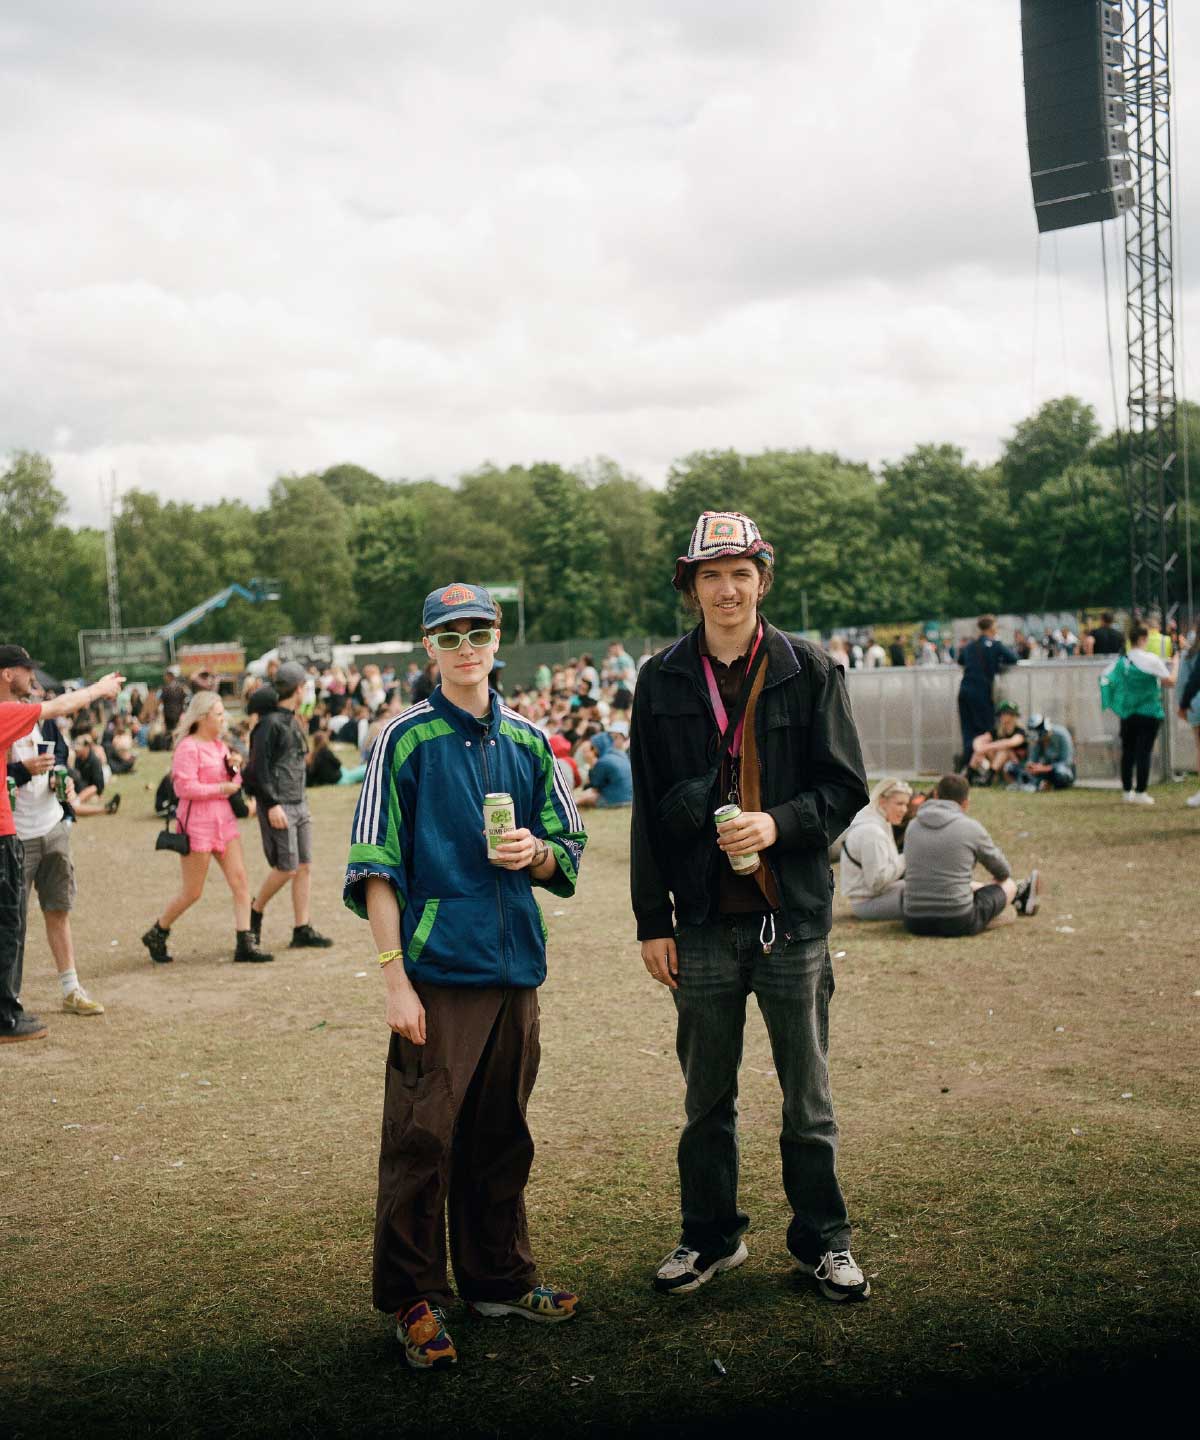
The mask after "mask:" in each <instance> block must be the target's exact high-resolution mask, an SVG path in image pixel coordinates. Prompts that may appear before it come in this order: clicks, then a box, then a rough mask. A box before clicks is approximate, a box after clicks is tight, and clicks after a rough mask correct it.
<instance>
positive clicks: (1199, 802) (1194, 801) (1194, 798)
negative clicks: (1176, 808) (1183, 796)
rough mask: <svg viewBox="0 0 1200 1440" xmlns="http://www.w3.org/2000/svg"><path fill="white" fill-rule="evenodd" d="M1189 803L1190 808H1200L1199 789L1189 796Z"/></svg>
mask: <svg viewBox="0 0 1200 1440" xmlns="http://www.w3.org/2000/svg"><path fill="white" fill-rule="evenodd" d="M1187 804H1188V809H1189V810H1197V809H1200V790H1197V791H1196V793H1195V794H1194V795H1189V796H1188V798H1187Z"/></svg>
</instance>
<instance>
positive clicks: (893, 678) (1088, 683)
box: [846, 656, 1195, 780]
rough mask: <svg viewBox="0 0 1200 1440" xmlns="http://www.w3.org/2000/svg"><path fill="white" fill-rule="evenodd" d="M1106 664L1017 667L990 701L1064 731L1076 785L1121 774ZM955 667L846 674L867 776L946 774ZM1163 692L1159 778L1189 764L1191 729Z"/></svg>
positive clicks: (953, 748)
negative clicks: (1071, 743) (1103, 685)
mask: <svg viewBox="0 0 1200 1440" xmlns="http://www.w3.org/2000/svg"><path fill="white" fill-rule="evenodd" d="M1110 663H1111V662H1110V661H1108V660H1106V659H1103V658H1098V659H1092V658H1090V657H1085V656H1079V657H1076V658H1073V659H1070V660H1032V661H1023V662H1022V663H1021V664H1020V665H1018V666H1017V667H1016V668H1015V669H1013V670H1006V671H1004V673H1003V674H1002V675H1001V676H1000V677H999V679H998V680H997V682H996V699H997V700H998V701H999V700H1015V701H1016V702H1017V704H1018V705H1019V706H1020V707H1021V714H1022V715H1023V716H1025V717H1028V716H1030V715H1032V714H1034V713H1036V712H1040V713H1041V714H1043V715H1046V716H1048V717H1049V718H1050V719H1051V720H1053V721H1055V722H1056V723H1057V724H1059V725H1065V726H1066V727H1067V729H1068V730H1070V732H1071V734H1072V735H1073V736H1074V737H1075V757H1076V763H1077V766H1078V771H1079V778H1080V779H1081V780H1113V779H1116V778H1117V776H1118V774H1119V760H1120V743H1119V739H1118V727H1119V721H1118V720H1117V717H1116V716H1115V715H1114V714H1112V712H1111V711H1108V710H1101V708H1100V676H1101V675H1102V674H1103V673H1104V670H1105V667H1106V666H1107V665H1108V664H1110ZM961 677H962V671H961V670H960V669H959V668H958V666H957V665H928V666H909V667H907V668H906V669H903V670H902V669H900V668H899V667H896V668H888V667H884V668H882V669H879V670H851V671H850V672H849V673H848V674H847V676H846V683H847V686H848V688H849V691H850V703H851V705H852V706H853V708H854V719H855V722H856V724H857V725H858V734H859V739H860V741H861V742H862V747H863V756H864V759H865V760H866V764H867V770H868V772H869V773H870V774H872V775H883V774H902V775H922V774H924V775H938V774H942V773H944V772H945V771H947V770H949V769H951V768H952V766H953V764H954V757H955V755H956V754H957V753H958V751H959V749H960V748H961V744H962V741H961V738H960V733H959V725H958V686H959V681H960V679H961ZM1172 699H1173V697H1172V696H1171V695H1170V692H1167V696H1166V704H1167V714H1168V717H1169V719H1168V722H1167V725H1166V726H1165V727H1164V729H1165V731H1166V734H1164V736H1163V737H1162V738H1161V739H1160V741H1159V750H1158V770H1157V773H1159V774H1166V773H1168V772H1169V768H1170V765H1171V763H1172V761H1174V763H1175V764H1176V765H1178V766H1180V767H1184V768H1188V769H1190V768H1192V767H1193V765H1194V763H1195V742H1194V741H1193V739H1192V733H1191V727H1190V726H1188V725H1187V724H1185V723H1184V722H1183V721H1182V720H1180V719H1178V718H1177V717H1176V715H1175V710H1174V706H1173V705H1172V704H1171V700H1172Z"/></svg>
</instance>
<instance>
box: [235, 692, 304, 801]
mask: <svg viewBox="0 0 1200 1440" xmlns="http://www.w3.org/2000/svg"><path fill="white" fill-rule="evenodd" d="M259 697H261V698H259ZM256 701H257V704H256V703H255V702H256ZM246 708H247V709H249V710H254V711H257V713H258V717H259V719H258V724H257V725H256V726H255V727H254V729H253V730H251V732H250V758H249V760H248V761H247V762H246V764H247V769H248V770H249V772H250V773H249V779H250V786H251V792H252V793H253V794H254V795H255V796H257V797H258V801H259V804H260V805H262V806H264V807H265V808H266V809H268V810H269V809H270V808H271V806H272V805H298V804H299V803H300V802H301V800H303V799H304V787H305V782H306V780H307V778H308V766H307V765H306V764H305V761H306V760H307V758H308V737H307V736H306V735H305V733H304V731H303V729H302V728H301V725H300V721H299V720H298V719H297V717H296V714H295V712H294V711H292V710H283V709H281V708H280V707H279V706H278V704H277V701H276V695H275V691H274V689H273V688H271V687H270V686H267V685H261V686H259V688H258V689H257V690H256V691H255V692H254V694H253V695H251V697H250V701H249V704H248V705H247V707H246Z"/></svg>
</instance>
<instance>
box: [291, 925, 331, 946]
mask: <svg viewBox="0 0 1200 1440" xmlns="http://www.w3.org/2000/svg"><path fill="white" fill-rule="evenodd" d="M332 944H333V941H332V940H331V939H330V938H329V936H328V935H322V934H321V932H320V931H319V930H314V929H313V927H312V926H311V925H308V924H305V925H297V926H296V927H295V928H294V929H293V931H292V943H291V945H290V946H289V947H288V948H289V949H291V950H328V949H329V947H330V946H331V945H332Z"/></svg>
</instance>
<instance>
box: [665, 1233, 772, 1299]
mask: <svg viewBox="0 0 1200 1440" xmlns="http://www.w3.org/2000/svg"><path fill="white" fill-rule="evenodd" d="M749 1254H750V1252H749V1251H748V1250H747V1249H746V1242H745V1241H744V1240H739V1241H738V1247H737V1249H736V1250H734V1251H733V1252H732V1253H731V1254H729V1255H713V1254H710V1253H704V1254H702V1253H701V1252H700V1251H699V1250H691V1249H689V1248H688V1247H687V1246H686V1245H677V1246H676V1247H675V1249H674V1250H672V1251H671V1253H670V1254H669V1255H668V1256H667V1257H666V1259H665V1260H664V1261H663V1262H662V1264H661V1265H660V1266H659V1267H658V1271H657V1273H656V1274H655V1276H654V1288H655V1289H656V1290H657V1291H659V1292H660V1293H661V1294H663V1295H689V1294H691V1292H692V1291H693V1290H699V1288H700V1287H701V1285H707V1284H708V1282H709V1281H710V1280H711V1279H712V1278H713V1276H714V1275H719V1274H720V1273H721V1271H722V1270H733V1269H736V1267H737V1266H739V1265H741V1264H742V1263H743V1262H744V1261H745V1260H746V1258H747V1256H748V1255H749Z"/></svg>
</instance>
